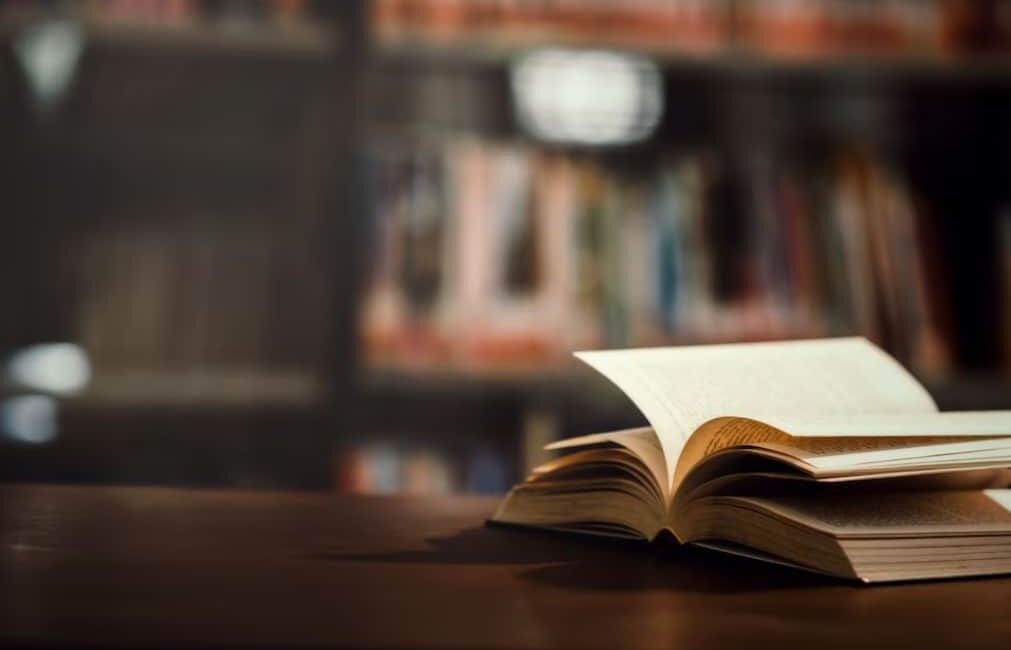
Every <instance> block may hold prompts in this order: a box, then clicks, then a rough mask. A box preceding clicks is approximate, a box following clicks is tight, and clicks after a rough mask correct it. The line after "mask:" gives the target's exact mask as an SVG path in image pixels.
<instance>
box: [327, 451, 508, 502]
mask: <svg viewBox="0 0 1011 650" xmlns="http://www.w3.org/2000/svg"><path fill="white" fill-rule="evenodd" d="M511 480H512V477H511V475H510V474H509V473H508V471H507V468H506V461H505V459H504V458H503V456H502V455H501V454H500V453H496V452H494V451H492V450H490V449H476V450H473V451H472V452H470V453H467V454H459V453H457V454H451V453H447V452H446V451H445V450H440V449H438V448H430V447H426V446H418V445H407V444H396V443H393V442H388V441H370V442H365V443H362V444H359V445H356V446H351V447H347V448H344V449H342V450H339V451H338V452H336V454H335V456H334V488H335V489H337V490H338V491H340V492H351V493H358V494H400V493H406V494H415V495H443V494H452V493H461V492H465V493H471V494H501V493H503V492H505V491H506V490H507V489H508V488H509V483H510V481H511Z"/></svg>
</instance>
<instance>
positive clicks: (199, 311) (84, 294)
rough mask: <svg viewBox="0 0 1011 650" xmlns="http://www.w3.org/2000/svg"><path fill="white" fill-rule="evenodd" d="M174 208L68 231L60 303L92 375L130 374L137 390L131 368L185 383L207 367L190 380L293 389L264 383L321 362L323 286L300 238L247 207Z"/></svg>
mask: <svg viewBox="0 0 1011 650" xmlns="http://www.w3.org/2000/svg"><path fill="white" fill-rule="evenodd" d="M175 216H176V217H177V218H176V219H165V220H161V221H149V222H139V223H132V222H126V221H119V220H116V221H112V220H110V221H109V223H107V224H105V225H103V226H102V227H98V228H95V229H94V230H93V231H92V232H90V233H89V234H88V235H87V236H82V237H79V238H78V239H76V240H75V241H74V244H73V250H71V251H70V253H69V255H68V265H69V266H70V269H69V272H70V273H72V274H73V277H74V278H77V279H78V282H79V284H78V286H79V287H80V289H79V290H78V293H77V294H76V295H75V296H74V301H73V303H72V304H71V305H70V306H69V310H68V311H69V312H70V313H71V314H72V315H71V321H72V322H73V323H74V325H73V327H74V331H73V332H72V333H73V336H74V339H75V340H77V341H79V342H80V343H81V345H82V346H83V347H84V348H85V349H86V350H87V351H88V354H89V355H90V356H91V358H92V359H93V361H94V364H95V369H96V380H99V383H101V382H102V381H103V380H105V379H108V380H110V381H112V380H113V379H114V378H115V377H120V376H124V375H129V376H131V377H134V378H133V379H131V380H130V381H129V382H127V383H128V384H130V385H128V386H126V389H128V390H130V389H133V388H138V389H139V388H141V387H142V386H141V385H140V384H138V382H137V378H136V376H135V374H136V373H137V372H141V373H142V374H144V373H146V374H147V375H153V373H155V372H156V371H157V372H167V373H170V374H171V373H175V374H177V375H179V376H185V377H189V378H190V380H188V381H186V382H182V383H183V384H185V385H182V386H181V387H180V389H181V390H185V389H186V388H187V386H189V387H190V388H193V389H196V387H197V386H198V385H199V382H196V383H195V380H194V378H195V377H199V376H201V375H203V374H206V373H210V375H208V381H209V383H212V384H213V385H212V386H209V387H208V386H204V389H201V390H205V389H208V388H209V389H211V392H214V391H215V390H217V391H219V392H220V391H222V390H227V392H228V394H230V395H231V394H234V395H238V396H241V395H245V394H247V393H249V392H254V393H255V392H257V391H258V390H260V389H261V388H263V389H268V390H269V391H270V392H277V391H280V392H283V393H290V392H292V391H294V392H298V391H299V390H300V389H299V388H298V387H292V386H288V387H281V386H274V387H265V386H264V385H263V383H264V382H265V381H266V382H273V381H275V380H277V381H283V382H285V383H286V385H287V384H292V381H294V383H298V382H300V381H301V380H299V379H297V377H299V376H301V375H300V373H307V374H308V376H314V375H318V374H319V371H320V365H321V362H320V358H321V355H320V350H321V349H326V343H327V342H326V337H328V336H329V335H330V333H329V331H328V330H327V329H326V326H325V325H324V323H325V322H328V321H326V312H325V309H323V308H322V307H321V305H325V304H327V303H326V294H325V288H324V287H323V285H322V280H321V279H320V273H319V270H318V269H316V268H313V266H312V263H311V262H310V261H309V260H308V259H307V257H306V255H305V244H304V242H302V241H300V240H299V239H298V238H297V237H293V236H285V235H284V233H282V232H281V228H280V227H276V226H271V227H268V226H267V225H264V224H263V223H262V222H261V223H256V222H255V217H251V218H250V219H249V221H251V222H253V223H249V222H247V221H244V220H239V219H235V220H232V222H231V223H228V222H227V220H225V219H222V218H220V217H219V216H217V215H213V214H203V215H197V216H186V215H183V214H180V215H175ZM226 370H227V371H228V372H227V373H225V374H227V375H228V379H227V381H225V380H222V379H221V378H220V375H221V373H222V372H223V371H226ZM275 371H276V372H277V373H281V374H274V375H270V374H269V373H270V372H275ZM265 373H266V374H265ZM214 376H218V377H219V378H218V379H216V380H212V377H214ZM284 377H294V378H295V379H293V380H292V381H289V380H288V379H284ZM159 381H162V380H159V379H158V377H157V376H156V375H153V376H152V378H151V380H150V382H153V384H158V383H159ZM150 382H149V383H150ZM162 383H164V381H162ZM226 386H230V388H226ZM158 390H161V391H162V392H165V390H168V389H166V388H165V387H164V386H162V387H161V388H159V389H158ZM198 392H199V391H198Z"/></svg>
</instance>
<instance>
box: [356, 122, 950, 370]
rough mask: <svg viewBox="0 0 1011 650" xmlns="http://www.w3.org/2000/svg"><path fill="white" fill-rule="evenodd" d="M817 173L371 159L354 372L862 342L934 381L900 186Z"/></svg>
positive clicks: (530, 156) (486, 154)
mask: <svg viewBox="0 0 1011 650" xmlns="http://www.w3.org/2000/svg"><path fill="white" fill-rule="evenodd" d="M823 158H824V159H822V160H818V161H815V162H809V161H799V160H785V159H784V160H780V159H775V158H774V157H772V156H768V157H756V158H755V159H754V160H750V161H748V162H747V163H737V164H733V163H731V162H730V161H729V160H727V159H724V157H721V156H719V155H716V154H714V153H712V152H700V153H684V154H681V155H671V156H668V157H665V158H664V159H662V160H660V161H658V162H657V163H656V164H655V165H653V166H652V167H649V168H647V169H646V170H644V171H643V170H636V171H628V170H623V169H621V168H620V166H616V165H609V164H607V162H606V161H604V160H602V159H600V158H596V157H593V156H586V155H575V154H568V153H560V152H549V151H545V150H542V149H538V148H535V147H529V146H524V145H519V144H502V143H495V142H487V141H479V140H476V139H469V138H465V139H458V140H451V141H447V142H445V143H444V144H442V145H439V146H431V147H419V148H414V147H405V148H401V149H398V148H395V147H393V148H385V147H377V148H376V150H375V152H374V154H373V155H372V157H371V169H372V178H373V192H372V198H373V200H374V217H375V227H374V230H373V237H372V248H371V253H370V260H371V263H370V270H369V276H368V279H367V288H366V292H365V295H364V298H363V308H362V310H361V319H362V320H361V324H360V326H361V333H362V337H363V339H364V342H365V349H366V356H367V360H368V361H369V362H370V364H371V365H372V367H391V366H392V367H397V368H411V369H422V370H423V369H426V368H427V369H435V368H439V369H442V370H446V369H457V370H466V371H478V372H496V371H498V372H501V371H509V370H516V369H518V368H519V369H530V370H541V369H543V368H544V367H547V366H558V365H562V364H565V363H567V359H568V357H569V352H570V351H572V350H575V349H584V348H599V347H628V346H653V345H665V344H674V343H698V342H715V341H735V340H770V339H785V338H804V337H808V338H810V337H819V336H826V335H833V334H862V335H865V336H868V337H869V338H871V339H872V340H875V341H878V342H881V343H883V344H885V345H887V346H888V347H889V348H890V349H891V350H892V351H893V352H894V353H895V354H897V355H898V356H899V357H900V358H901V359H902V360H903V361H904V362H905V363H907V364H909V365H911V366H913V367H914V368H915V369H917V370H918V371H921V372H924V373H926V374H937V373H941V372H943V371H945V370H946V369H947V368H948V366H949V364H950V361H951V359H950V357H951V351H950V349H949V339H950V331H949V329H950V327H949V325H948V324H947V323H946V322H945V321H944V319H943V318H942V316H943V314H944V313H945V311H946V309H947V300H948V298H947V296H946V291H945V287H944V284H943V282H940V281H939V280H937V279H936V277H940V276H942V275H943V274H942V273H940V271H939V269H937V268H934V267H935V266H937V265H942V264H943V251H939V250H933V249H932V248H931V246H930V245H929V244H930V243H932V242H934V241H936V239H937V237H936V233H932V232H931V228H930V222H929V220H926V219H923V218H922V217H923V215H922V211H921V210H920V209H919V207H918V205H917V202H916V200H915V197H914V196H913V195H912V191H911V189H910V188H909V186H908V184H907V183H906V182H905V180H904V178H903V176H902V173H901V171H900V170H899V169H897V168H896V166H894V165H893V164H891V163H889V162H888V161H887V160H886V159H885V158H884V157H882V156H881V155H879V154H877V153H875V152H874V151H873V150H865V149H845V150H843V149H840V150H838V151H836V152H835V153H833V154H831V155H829V156H825V157H823Z"/></svg>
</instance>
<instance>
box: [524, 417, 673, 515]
mask: <svg viewBox="0 0 1011 650" xmlns="http://www.w3.org/2000/svg"><path fill="white" fill-rule="evenodd" d="M604 443H612V444H616V445H621V446H622V447H625V448H626V449H628V450H629V451H631V452H632V453H634V454H635V455H636V456H638V457H639V459H640V460H641V461H642V463H643V464H644V465H645V466H646V468H647V469H649V471H650V473H651V474H653V478H654V479H656V482H657V485H659V486H660V489H661V490H662V491H663V493H664V497H665V498H666V497H667V496H668V495H667V491H668V489H669V488H670V484H669V483H667V482H666V475H667V470H666V465H665V464H664V459H663V449H661V447H660V441H659V440H657V437H656V433H654V432H653V429H650V428H649V427H641V428H638V429H625V430H623V431H608V432H606V433H593V434H590V435H588V436H579V437H577V438H566V439H564V440H558V441H556V442H553V443H551V444H550V445H547V446H545V447H544V448H545V449H547V450H548V451H557V450H560V449H572V448H574V447H588V446H591V445H600V444H604Z"/></svg>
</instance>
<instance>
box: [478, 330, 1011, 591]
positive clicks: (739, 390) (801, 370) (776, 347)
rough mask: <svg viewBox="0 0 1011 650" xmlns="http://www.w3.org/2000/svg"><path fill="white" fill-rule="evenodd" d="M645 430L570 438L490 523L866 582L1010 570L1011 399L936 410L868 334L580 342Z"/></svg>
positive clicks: (587, 359)
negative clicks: (991, 407)
mask: <svg viewBox="0 0 1011 650" xmlns="http://www.w3.org/2000/svg"><path fill="white" fill-rule="evenodd" d="M576 356H577V357H579V358H580V359H582V360H583V361H585V362H586V363H588V364H589V365H591V366H592V367H594V368H595V369H597V370H598V371H599V372H601V373H602V374H603V375H604V376H606V377H607V378H608V379H610V380H611V381H612V382H614V383H615V384H616V385H617V386H618V387H619V388H621V389H622V390H623V391H624V392H625V393H626V394H627V395H628V396H629V397H630V398H631V399H632V401H633V402H635V404H636V405H637V406H638V407H639V409H640V410H641V411H642V412H643V414H644V415H645V416H646V419H647V420H648V421H649V423H650V424H651V425H652V426H651V427H648V428H642V429H632V430H626V431H615V432H611V433H600V434H595V435H589V436H583V437H580V438H572V439H568V440H562V441H560V442H556V443H554V444H552V445H550V446H549V449H564V450H566V451H569V452H571V453H569V454H568V455H564V456H561V457H559V458H557V459H555V460H553V461H551V462H548V463H546V464H545V465H542V466H541V467H538V468H536V469H535V470H534V471H533V473H532V474H531V475H530V476H529V477H527V479H526V480H525V481H523V482H522V483H520V484H518V485H517V486H515V487H514V488H513V489H512V490H511V491H510V493H509V495H508V496H507V497H506V499H505V501H504V502H503V503H502V505H501V506H500V507H499V509H498V512H497V513H496V514H495V516H494V517H493V521H494V522H499V523H507V524H516V525H522V526H532V527H537V528H550V529H555V530H565V531H573V532H580V533H587V534H594V535H610V536H620V537H631V538H638V539H645V540H654V539H656V538H657V537H661V536H665V535H666V534H667V533H669V534H670V535H672V536H673V537H674V538H675V539H677V540H678V541H680V542H682V543H695V544H700V545H705V546H708V547H712V548H718V549H722V550H725V551H728V552H732V553H738V554H745V555H749V556H754V557H759V558H763V559H767V560H771V561H776V562H781V563H786V564H793V565H797V566H801V567H804V568H807V569H811V570H815V571H821V572H824V573H829V574H832V575H836V576H841V577H847V578H856V579H861V580H864V581H866V582H878V581H891V580H916V579H924V578H941V577H955V576H969V575H983V574H994V573H1006V572H1007V573H1011V490H1006V489H1000V488H1006V487H1007V486H1008V485H1009V484H1011V472H1008V470H1007V469H1006V468H1008V467H1011V411H979V412H947V413H941V412H938V410H937V406H936V405H935V404H934V401H933V400H932V399H931V397H930V395H929V394H928V393H927V391H926V390H925V389H924V388H923V387H922V386H921V385H920V384H919V383H918V382H917V381H916V380H915V379H914V378H913V377H912V376H911V375H910V374H909V373H907V372H906V371H905V370H904V369H903V368H902V367H901V366H900V365H899V364H898V363H897V362H896V361H895V360H894V359H892V358H891V357H890V356H888V355H887V354H886V353H885V352H883V351H882V350H880V349H879V348H877V347H875V346H874V345H873V344H871V343H870V342H868V341H866V340H865V339H862V338H841V339H825V340H811V341H790V342H777V343H746V344H735V345H703V346H689V347H676V348H654V349H636V350H613V351H599V352H581V353H577V354H576Z"/></svg>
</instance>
